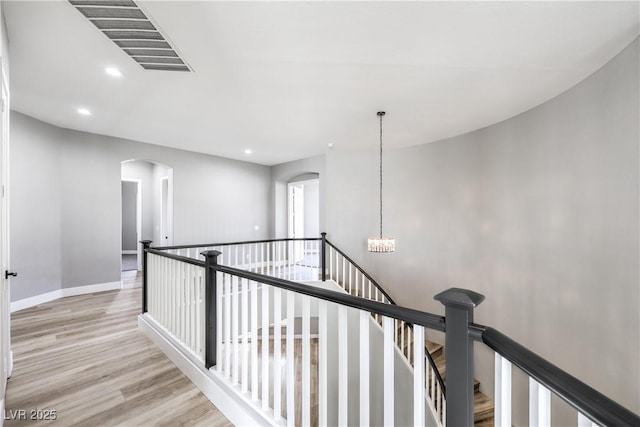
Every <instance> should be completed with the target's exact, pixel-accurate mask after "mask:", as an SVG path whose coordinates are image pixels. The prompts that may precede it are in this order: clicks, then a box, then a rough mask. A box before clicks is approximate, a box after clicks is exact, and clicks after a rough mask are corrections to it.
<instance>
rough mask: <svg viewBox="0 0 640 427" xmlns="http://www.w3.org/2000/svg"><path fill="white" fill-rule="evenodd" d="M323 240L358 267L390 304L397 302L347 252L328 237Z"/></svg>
mask: <svg viewBox="0 0 640 427" xmlns="http://www.w3.org/2000/svg"><path fill="white" fill-rule="evenodd" d="M325 240H326V242H327V244H328V245H329V246H331V247H332V248H333V249H334V250H335V251H336V252H338V253H339V254H340V255H342V256H343V257H344V259H346V260H347V261H349V262H350V263H351V264H353V266H354V267H355V268H356V269H358V271H360V273H362V275H363V276H364V277H366V278H367V279H368V280H369V281H371V284H372V285H373V286H375V287H376V289H378V291H380V292H381V293H382V295H384V297H385V298H386V299H387V300H388V301H389V302H390V303H391V304H394V305H397V304H396V302H395V301H394V300H393V298H391V297H390V296H389V294H388V293H386V292H385V290H384V289H382V286H380V285H379V284H378V282H376V281H375V280H374V279H373V277H371V276H370V275H369V273H367V272H366V271H364V269H363V268H362V267H360V266H359V265H358V264H356V262H355V261H354V260H352V259H351V258H349V256H348V255H347V254H345V253H344V252H342V251H341V250H340V249H338V248H337V247H336V245H334V244H333V243H331V242H330V241H329V240H328V239H325Z"/></svg>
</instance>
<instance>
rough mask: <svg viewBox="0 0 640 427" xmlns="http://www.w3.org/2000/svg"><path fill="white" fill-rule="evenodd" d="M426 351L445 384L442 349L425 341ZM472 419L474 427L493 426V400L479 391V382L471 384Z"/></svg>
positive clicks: (445, 367) (445, 370) (445, 372)
mask: <svg viewBox="0 0 640 427" xmlns="http://www.w3.org/2000/svg"><path fill="white" fill-rule="evenodd" d="M425 346H426V348H427V351H428V352H429V354H430V355H431V357H432V358H433V361H434V362H435V364H436V367H437V368H438V372H440V376H441V377H442V380H443V381H444V383H445V386H446V384H447V366H446V362H445V355H444V347H443V346H442V345H440V344H437V343H434V342H431V341H425ZM473 401H474V405H473V418H474V421H475V423H474V424H475V426H476V427H488V426H493V425H494V419H493V400H491V399H490V398H489V397H487V396H486V395H485V394H484V393H482V392H481V391H480V381H478V380H475V381H474V383H473Z"/></svg>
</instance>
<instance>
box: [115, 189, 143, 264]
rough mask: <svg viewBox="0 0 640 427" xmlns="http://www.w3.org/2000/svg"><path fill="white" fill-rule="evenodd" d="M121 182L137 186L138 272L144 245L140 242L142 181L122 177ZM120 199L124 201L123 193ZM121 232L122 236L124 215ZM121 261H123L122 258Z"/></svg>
mask: <svg viewBox="0 0 640 427" xmlns="http://www.w3.org/2000/svg"><path fill="white" fill-rule="evenodd" d="M120 181H121V182H133V183H135V184H136V249H137V250H136V253H137V262H138V270H142V244H141V243H140V240H142V180H141V179H136V178H125V177H122V178H120ZM121 188H122V187H121ZM120 199H122V193H120ZM120 230H121V232H120V235H122V215H120ZM120 248H122V242H120ZM120 259H121V260H122V258H120ZM121 262H122V261H121ZM120 269H122V264H121V265H120Z"/></svg>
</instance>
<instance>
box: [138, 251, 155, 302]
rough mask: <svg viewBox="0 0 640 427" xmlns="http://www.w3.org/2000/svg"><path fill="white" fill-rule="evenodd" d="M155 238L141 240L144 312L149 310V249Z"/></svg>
mask: <svg viewBox="0 0 640 427" xmlns="http://www.w3.org/2000/svg"><path fill="white" fill-rule="evenodd" d="M152 242H153V240H140V243H142V314H144V313H146V312H147V277H148V273H147V249H149V247H150V246H151V243H152Z"/></svg>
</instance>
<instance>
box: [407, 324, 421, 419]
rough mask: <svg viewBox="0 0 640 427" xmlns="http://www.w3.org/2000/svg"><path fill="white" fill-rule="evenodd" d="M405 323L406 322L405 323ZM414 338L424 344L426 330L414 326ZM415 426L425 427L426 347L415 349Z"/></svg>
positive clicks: (415, 347) (416, 347)
mask: <svg viewBox="0 0 640 427" xmlns="http://www.w3.org/2000/svg"><path fill="white" fill-rule="evenodd" d="M403 323H404V322H403ZM413 338H414V339H415V340H417V341H418V342H424V328H423V327H422V326H420V325H413ZM413 360H415V361H416V362H415V363H414V366H413V425H414V426H424V425H426V424H425V416H424V415H425V411H424V403H425V401H424V399H425V396H424V345H417V346H414V347H413Z"/></svg>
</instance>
